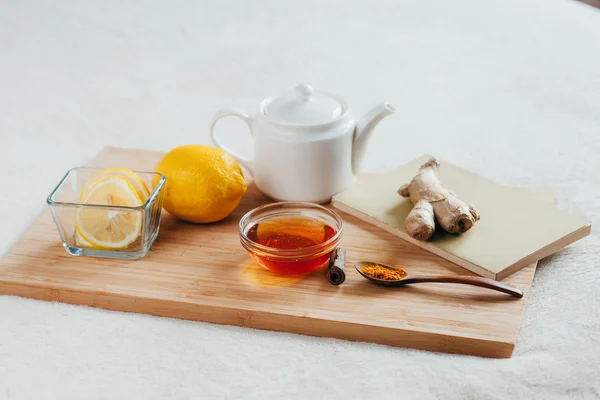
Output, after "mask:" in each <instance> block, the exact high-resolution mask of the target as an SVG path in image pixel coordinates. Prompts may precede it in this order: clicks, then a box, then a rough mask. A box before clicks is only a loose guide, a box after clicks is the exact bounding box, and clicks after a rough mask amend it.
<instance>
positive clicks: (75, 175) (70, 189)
mask: <svg viewBox="0 0 600 400" xmlns="http://www.w3.org/2000/svg"><path fill="white" fill-rule="evenodd" d="M102 170H103V169H96V168H73V169H71V170H69V171H68V172H67V174H66V175H65V176H64V177H63V178H62V180H61V181H60V182H59V183H58V186H56V188H55V189H54V190H53V191H52V193H50V195H49V196H48V198H47V200H46V202H47V204H48V207H49V208H50V210H51V211H52V218H54V223H55V224H56V228H57V229H58V233H59V235H60V238H61V240H62V244H63V247H64V248H65V250H67V252H68V253H69V254H71V255H73V256H90V257H102V258H117V259H122V260H137V259H140V258H142V257H144V256H145V255H146V253H148V250H150V247H151V246H152V243H154V240H155V239H156V236H157V235H158V230H159V226H160V214H161V212H162V206H163V199H164V186H165V181H166V178H165V177H164V175H162V174H159V173H155V172H143V171H134V172H135V173H136V174H137V176H139V177H140V178H141V179H142V180H143V181H144V183H145V184H146V186H147V187H148V189H150V188H152V190H151V192H150V196H149V197H148V199H147V200H146V202H145V203H144V204H142V205H141V206H137V207H120V206H107V205H94V204H83V203H80V200H79V194H80V192H81V189H82V188H83V185H84V183H85V181H86V180H87V179H88V178H90V177H91V176H92V175H94V174H96V173H97V172H99V171H102ZM154 181H156V185H155V184H154ZM83 208H85V209H87V210H97V212H112V213H123V214H124V215H127V216H128V217H130V216H131V213H139V216H140V218H141V229H140V234H139V236H138V237H137V239H136V240H135V241H134V242H133V243H131V244H129V245H128V246H127V247H124V248H120V249H98V248H93V246H92V245H91V244H89V243H84V242H85V240H84V239H81V238H80V237H78V236H79V235H77V230H76V223H75V217H76V214H77V213H78V212H79V210H81V209H83Z"/></svg>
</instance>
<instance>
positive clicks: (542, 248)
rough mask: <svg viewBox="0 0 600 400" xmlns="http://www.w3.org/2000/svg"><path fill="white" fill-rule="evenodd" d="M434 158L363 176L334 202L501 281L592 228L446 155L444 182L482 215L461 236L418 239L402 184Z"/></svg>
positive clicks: (439, 232) (439, 231)
mask: <svg viewBox="0 0 600 400" xmlns="http://www.w3.org/2000/svg"><path fill="white" fill-rule="evenodd" d="M429 159H430V156H428V155H424V156H421V157H419V158H416V159H414V160H412V161H410V162H408V163H406V164H404V165H401V166H399V167H397V168H395V169H393V170H391V171H389V172H386V173H384V174H379V175H377V176H375V177H373V178H370V179H365V180H361V181H360V182H358V183H356V184H355V185H353V186H351V187H350V188H348V189H347V190H345V191H344V192H342V193H338V194H336V195H335V196H334V197H333V200H332V205H333V206H334V207H335V208H337V209H340V210H342V211H344V212H346V213H349V214H351V215H353V216H355V217H357V218H360V219H363V220H365V221H366V222H369V223H371V224H373V225H376V226H378V227H380V228H381V229H384V230H386V231H388V232H390V233H392V234H394V235H396V236H398V237H400V238H401V239H404V240H406V241H409V242H411V243H412V244H414V245H415V246H419V247H421V248H423V249H425V250H428V251H430V252H432V253H434V254H437V255H438V256H440V257H443V258H446V259H447V260H449V261H452V262H453V263H456V264H457V265H460V266H461V267H464V268H466V269H468V270H470V271H472V272H474V273H476V274H479V275H482V276H485V277H487V278H492V279H498V280H500V279H504V278H506V277H507V276H509V275H510V274H512V273H514V272H515V271H518V270H519V269H521V268H524V267H526V266H527V265H529V264H531V263H532V262H536V261H538V260H541V259H542V258H544V257H547V256H549V255H550V254H553V253H556V252H557V251H559V250H560V249H562V248H563V247H565V246H567V245H569V244H571V243H573V242H575V241H576V240H579V239H581V238H583V237H585V236H587V235H589V233H590V231H591V223H590V222H589V221H588V220H586V219H585V218H583V217H581V216H579V215H574V214H571V213H568V212H566V211H563V210H561V209H559V208H558V207H556V206H555V205H554V204H552V203H550V202H548V201H545V200H543V199H539V198H537V197H536V196H533V195H532V194H531V193H526V192H523V191H522V190H519V189H516V188H510V187H506V186H502V185H498V184H496V183H495V182H493V181H491V180H489V179H485V178H483V177H481V176H479V175H477V174H474V173H472V172H470V171H467V170H465V169H463V168H460V167H458V166H455V165H452V164H451V163H449V162H446V161H443V160H440V164H441V166H440V169H439V171H438V176H439V178H440V181H441V182H442V184H443V185H445V187H447V188H449V189H451V190H452V191H454V192H455V193H457V195H458V196H459V197H460V198H461V199H463V200H464V201H466V202H470V203H472V204H474V205H475V207H476V208H477V212H478V213H479V215H481V219H480V220H479V221H478V222H477V223H476V224H475V225H474V226H473V228H471V229H470V230H469V231H467V232H465V233H463V234H461V235H452V234H449V233H446V232H444V231H443V230H442V229H439V228H438V229H436V231H435V234H434V235H433V237H432V238H431V239H430V240H428V241H420V240H416V239H413V238H412V237H410V236H409V235H408V234H407V233H406V231H405V230H404V220H405V219H406V217H407V216H408V214H409V213H410V211H411V210H412V208H413V205H412V203H411V202H410V199H405V198H403V197H401V196H400V195H399V194H398V188H399V187H400V186H402V185H403V184H404V183H409V182H410V181H411V179H412V178H413V177H414V176H415V175H416V174H417V172H418V171H419V167H420V166H421V165H423V164H424V163H425V162H426V161H427V160H429Z"/></svg>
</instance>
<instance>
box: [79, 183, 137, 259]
mask: <svg viewBox="0 0 600 400" xmlns="http://www.w3.org/2000/svg"><path fill="white" fill-rule="evenodd" d="M83 203H85V204H96V205H109V206H121V207H137V206H140V205H142V204H143V203H142V200H141V199H140V197H139V196H138V194H137V192H136V190H135V189H134V188H133V187H132V185H131V184H130V183H129V182H128V181H127V180H126V179H124V178H123V177H121V176H110V175H109V176H107V177H105V178H103V179H101V180H99V181H98V182H96V184H94V186H92V187H91V188H90V189H89V192H88V193H87V197H86V198H85V199H84V201H83ZM75 225H76V229H77V233H79V235H80V236H81V237H82V238H83V239H85V240H86V241H87V242H88V243H91V244H92V246H94V247H96V248H101V249H121V248H124V247H127V246H129V245H130V244H131V243H133V242H134V241H135V240H136V239H137V238H138V236H139V235H140V231H141V228H142V213H141V212H140V211H139V210H125V209H122V208H121V209H120V208H115V209H110V208H95V207H80V208H79V209H78V210H77V213H76V214H75Z"/></svg>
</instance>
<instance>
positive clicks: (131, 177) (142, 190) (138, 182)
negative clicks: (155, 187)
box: [79, 168, 150, 203]
mask: <svg viewBox="0 0 600 400" xmlns="http://www.w3.org/2000/svg"><path fill="white" fill-rule="evenodd" d="M107 176H118V177H121V178H124V179H125V180H127V182H129V184H130V185H131V186H132V187H133V188H134V189H135V191H136V193H137V195H138V196H139V198H140V199H141V200H142V201H146V200H147V199H148V197H149V196H150V192H149V191H148V187H147V186H146V184H145V183H144V181H143V180H142V179H141V178H140V177H139V176H137V174H136V173H135V172H133V171H131V170H129V169H127V168H106V169H103V170H102V171H99V172H96V173H95V174H94V175H92V176H90V177H89V178H88V179H87V180H86V181H85V182H84V183H83V189H82V190H81V193H80V195H79V201H81V202H82V203H83V201H84V199H85V198H86V197H87V196H88V195H89V193H90V190H91V189H92V187H94V185H96V184H97V183H98V182H100V181H102V180H103V179H104V178H106V177H107Z"/></svg>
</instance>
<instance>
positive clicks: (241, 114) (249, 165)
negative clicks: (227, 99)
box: [210, 108, 254, 176]
mask: <svg viewBox="0 0 600 400" xmlns="http://www.w3.org/2000/svg"><path fill="white" fill-rule="evenodd" d="M225 117H238V118H240V119H242V120H243V121H244V122H245V123H246V124H247V125H248V129H249V130H250V134H251V135H252V118H250V116H249V115H248V114H247V113H246V112H245V111H244V110H240V109H233V108H223V109H221V110H219V111H217V112H216V113H215V115H214V116H213V119H212V122H211V123H210V138H211V140H212V142H213V144H214V145H215V146H217V147H218V148H220V149H222V150H225V151H226V152H227V153H229V154H231V155H232V156H233V158H235V159H236V160H237V161H238V162H239V163H240V164H242V165H243V166H244V167H246V169H247V170H248V171H250V174H252V176H254V161H252V160H250V159H248V158H246V157H244V156H241V155H239V154H237V153H236V152H234V151H233V150H230V149H229V148H228V147H227V146H225V145H224V144H223V142H221V140H219V138H218V137H217V134H216V132H215V125H217V122H219V120H220V119H221V118H225Z"/></svg>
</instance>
